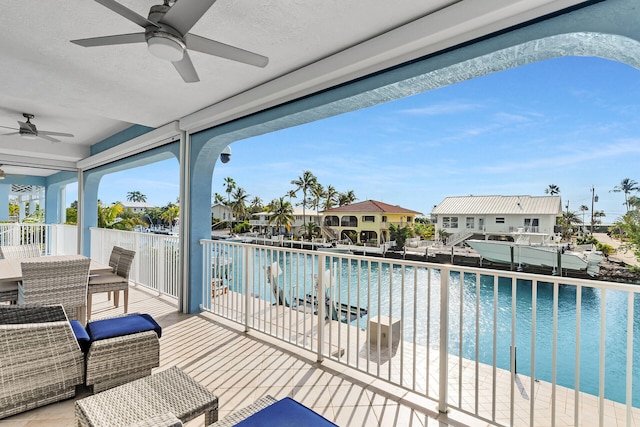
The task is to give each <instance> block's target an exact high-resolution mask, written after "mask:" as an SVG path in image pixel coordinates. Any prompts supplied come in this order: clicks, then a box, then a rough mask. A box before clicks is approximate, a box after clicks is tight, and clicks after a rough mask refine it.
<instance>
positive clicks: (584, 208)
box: [580, 205, 589, 224]
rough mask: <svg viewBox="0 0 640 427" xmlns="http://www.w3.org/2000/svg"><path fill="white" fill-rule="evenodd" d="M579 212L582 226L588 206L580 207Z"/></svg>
mask: <svg viewBox="0 0 640 427" xmlns="http://www.w3.org/2000/svg"><path fill="white" fill-rule="evenodd" d="M580 210H581V211H582V223H583V224H584V213H585V212H586V211H588V210H589V206H587V205H581V206H580Z"/></svg>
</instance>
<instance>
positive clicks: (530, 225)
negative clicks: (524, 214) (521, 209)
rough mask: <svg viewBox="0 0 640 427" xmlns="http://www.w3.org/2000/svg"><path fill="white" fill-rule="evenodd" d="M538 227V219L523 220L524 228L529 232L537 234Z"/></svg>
mask: <svg viewBox="0 0 640 427" xmlns="http://www.w3.org/2000/svg"><path fill="white" fill-rule="evenodd" d="M539 226H540V220H539V218H525V219H524V227H525V228H526V229H527V230H529V231H533V232H537V231H538V227H539Z"/></svg>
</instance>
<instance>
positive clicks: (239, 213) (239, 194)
mask: <svg viewBox="0 0 640 427" xmlns="http://www.w3.org/2000/svg"><path fill="white" fill-rule="evenodd" d="M248 198H249V194H248V193H247V192H246V191H245V189H244V188H242V187H238V188H236V191H235V192H234V193H233V202H231V210H232V211H233V214H234V215H235V216H236V218H242V219H244V218H245V215H246V212H247V208H246V204H247V199H248Z"/></svg>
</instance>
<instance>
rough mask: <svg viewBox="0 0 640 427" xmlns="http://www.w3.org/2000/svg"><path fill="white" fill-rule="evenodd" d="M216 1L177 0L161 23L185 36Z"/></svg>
mask: <svg viewBox="0 0 640 427" xmlns="http://www.w3.org/2000/svg"><path fill="white" fill-rule="evenodd" d="M96 1H97V0H96ZM215 2H216V0H180V1H176V2H175V3H174V5H173V6H171V9H169V10H168V11H167V13H165V15H164V16H163V17H162V19H160V23H161V24H167V25H169V26H171V27H173V28H175V29H176V30H178V32H180V34H182V35H183V36H184V35H186V34H187V33H188V32H189V30H190V29H191V28H192V27H193V26H194V25H195V23H196V22H198V20H199V19H200V18H202V15H204V14H205V13H206V12H207V10H209V8H210V7H211V6H213V4H214V3H215Z"/></svg>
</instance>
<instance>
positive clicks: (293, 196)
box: [285, 190, 298, 203]
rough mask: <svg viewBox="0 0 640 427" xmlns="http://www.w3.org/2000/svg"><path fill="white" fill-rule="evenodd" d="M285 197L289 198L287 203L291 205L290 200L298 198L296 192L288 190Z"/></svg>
mask: <svg viewBox="0 0 640 427" xmlns="http://www.w3.org/2000/svg"><path fill="white" fill-rule="evenodd" d="M285 197H288V198H289V203H292V202H291V200H292V199H296V198H297V197H298V194H297V191H296V190H289V191H287V194H285Z"/></svg>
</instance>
